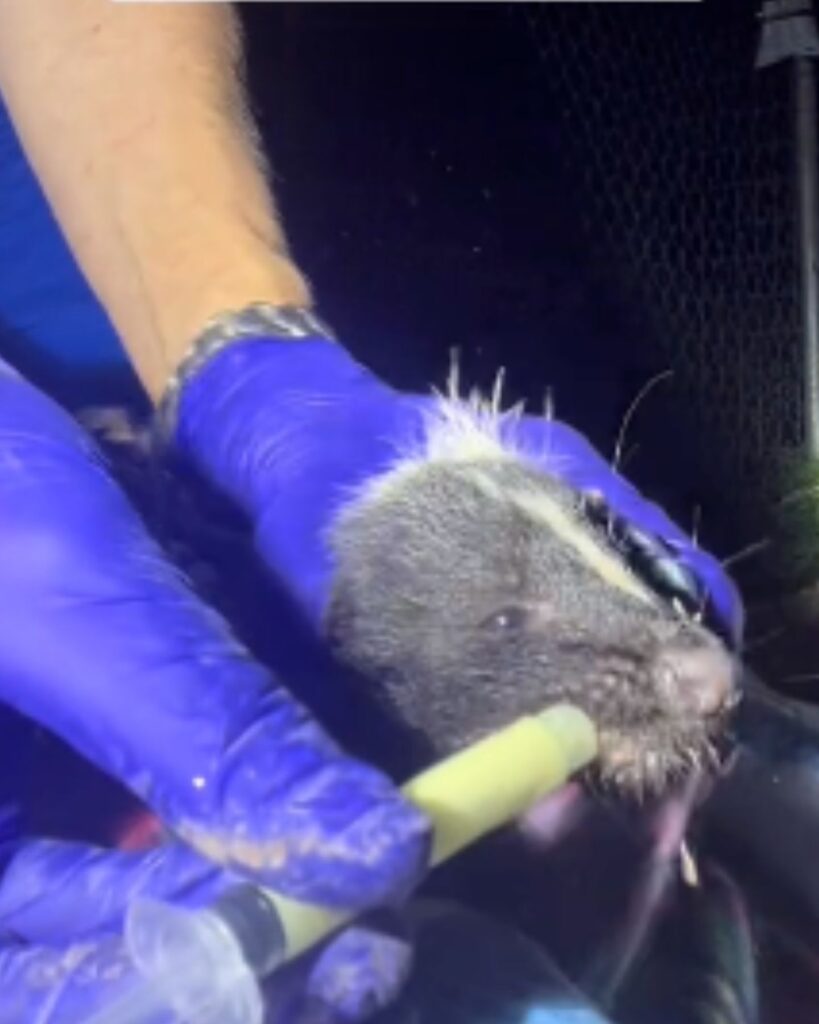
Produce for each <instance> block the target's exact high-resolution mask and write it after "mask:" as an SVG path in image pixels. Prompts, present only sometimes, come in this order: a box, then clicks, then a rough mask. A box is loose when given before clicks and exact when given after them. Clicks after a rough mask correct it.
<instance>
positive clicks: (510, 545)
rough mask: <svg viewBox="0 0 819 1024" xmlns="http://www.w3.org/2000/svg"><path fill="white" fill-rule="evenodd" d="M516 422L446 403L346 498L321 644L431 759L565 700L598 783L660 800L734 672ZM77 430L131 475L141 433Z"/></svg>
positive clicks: (95, 422)
mask: <svg viewBox="0 0 819 1024" xmlns="http://www.w3.org/2000/svg"><path fill="white" fill-rule="evenodd" d="M517 416H518V411H516V410H512V412H511V413H506V414H504V415H503V416H502V415H501V414H500V413H499V412H498V409H497V406H496V404H495V403H494V402H490V403H484V402H482V401H481V400H480V399H479V398H477V397H475V396H473V397H472V398H470V399H468V400H461V399H459V398H457V397H454V396H453V395H451V394H450V395H449V396H448V397H443V396H442V397H440V399H439V400H438V401H437V403H436V404H435V405H434V411H433V412H432V413H431V414H430V416H429V418H428V420H427V422H426V424H425V429H424V432H423V440H422V442H421V443H420V444H419V445H417V446H416V447H415V448H414V449H413V450H411V451H408V452H403V453H401V454H400V456H399V457H398V458H397V460H396V461H395V463H394V465H393V466H392V467H391V468H390V469H389V470H388V471H386V472H384V473H383V474H382V475H380V476H378V477H376V478H375V479H372V480H371V481H369V482H368V483H367V485H366V486H365V487H363V488H362V489H361V490H360V491H359V492H358V493H357V494H355V495H353V496H352V497H351V498H350V499H349V501H348V502H347V503H346V504H345V505H344V507H343V508H342V511H341V513H340V515H339V516H338V517H337V519H336V521H335V522H334V523H332V524H331V527H330V529H329V533H328V535H327V542H328V544H329V545H330V547H331V549H332V552H333V555H334V558H335V573H334V581H333V585H332V589H331V595H330V600H329V604H328V608H327V613H326V616H325V621H324V624H323V625H324V630H325V633H326V636H327V638H328V639H329V641H330V643H331V645H332V648H333V649H334V651H335V652H336V654H337V655H338V657H339V658H341V659H342V660H343V661H345V662H347V663H349V664H350V665H352V666H353V667H354V668H355V669H357V670H358V671H359V672H360V673H361V674H363V675H364V677H365V678H366V679H367V680H368V689H369V691H370V693H371V695H372V697H373V698H374V699H375V700H376V701H377V702H378V703H380V704H381V705H382V706H383V707H384V708H386V709H387V710H388V712H389V713H390V715H391V716H392V717H393V718H397V719H398V720H399V721H400V722H401V723H403V724H405V725H406V726H407V728H408V729H410V730H412V731H413V732H414V733H416V734H420V735H421V736H422V737H423V738H424V740H425V741H426V744H427V747H428V749H429V751H430V752H431V754H432V755H433V756H435V757H442V756H445V755H446V754H448V753H450V752H452V751H453V750H455V749H459V748H461V747H463V746H465V745H467V744H468V743H470V742H473V741H474V740H476V739H478V738H479V737H481V736H482V735H484V734H487V733H489V732H491V731H493V730H495V729H497V728H500V727H502V726H504V725H506V724H508V723H509V722H510V721H511V720H513V719H514V718H516V717H517V716H519V715H521V714H523V713H526V712H532V711H537V710H540V709H542V708H543V707H545V706H547V705H549V704H551V703H554V702H556V701H564V700H567V701H570V702H572V703H574V704H577V705H578V706H580V707H581V708H583V709H584V710H586V711H587V712H588V714H589V715H590V716H591V717H592V719H593V720H594V721H595V723H596V724H597V726H598V729H599V734H600V748H601V750H600V759H599V773H600V777H601V778H602V779H603V780H604V781H607V782H609V783H611V784H613V785H614V786H615V787H616V788H617V789H618V790H621V791H623V792H630V793H635V794H643V793H646V792H657V791H660V790H662V789H663V788H664V787H665V786H666V785H667V784H668V783H669V782H671V781H672V780H673V779H674V778H675V777H677V776H679V775H680V774H682V773H684V772H685V771H686V770H687V769H689V768H692V767H698V766H707V765H709V764H711V763H713V761H714V758H715V754H714V749H715V747H714V744H715V741H716V740H718V738H719V737H720V735H721V733H722V731H723V727H724V725H725V723H726V720H727V717H728V715H729V712H730V710H731V708H732V707H733V705H734V704H735V702H736V698H737V692H738V690H737V670H736V666H735V662H734V658H733V657H732V655H731V653H730V652H729V650H728V648H727V647H726V646H725V644H723V642H722V641H721V640H720V639H719V638H718V636H717V635H716V634H715V633H714V632H713V631H712V630H710V629H709V628H707V627H706V626H705V625H704V624H702V623H701V622H699V621H698V615H697V611H698V607H697V605H698V601H694V602H693V603H692V601H691V600H690V598H691V594H690V591H689V590H686V588H685V587H682V588H679V587H677V588H676V589H675V587H674V586H673V585H672V586H671V587H670V588H669V587H668V585H667V584H668V582H669V578H668V574H666V577H665V579H664V580H663V578H662V577H663V574H662V573H659V574H658V573H656V572H653V569H656V564H655V563H657V562H660V561H662V557H661V556H662V550H661V548H660V546H659V545H655V548H654V549H652V547H651V541H650V538H645V537H642V538H641V537H640V535H639V534H638V533H636V532H635V531H630V529H629V527H628V524H623V523H619V522H618V521H617V520H616V517H614V516H612V515H611V514H610V513H609V511H608V509H606V507H605V504H604V503H603V502H602V500H601V499H600V497H599V495H593V494H592V495H590V494H581V493H578V492H576V491H574V490H573V489H572V488H570V487H569V486H568V485H567V484H565V483H563V482H562V481H561V479H560V478H559V476H558V475H556V474H553V473H550V472H549V471H548V467H549V465H550V462H549V459H548V457H545V456H547V455H548V453H540V454H541V455H542V456H544V457H540V458H538V457H533V453H531V452H527V451H526V450H525V448H524V446H522V445H520V444H518V442H517V439H516V431H515V425H516V417H517ZM84 422H85V423H86V426H90V427H91V428H92V430H93V432H94V433H95V434H96V436H97V437H98V438H101V439H102V440H103V441H104V442H107V444H108V449H109V451H110V450H111V442H112V441H113V442H115V447H116V449H117V451H118V452H119V453H120V456H122V455H123V454H127V455H128V457H129V458H130V460H131V463H130V471H131V472H133V465H134V458H135V454H136V456H137V457H139V456H140V455H142V456H144V455H145V441H144V438H145V434H144V432H141V431H140V430H138V429H135V428H132V427H131V426H129V425H128V421H127V419H126V418H125V417H124V416H123V415H122V414H121V413H107V414H102V415H101V414H100V413H99V412H95V413H94V414H93V416H91V417H88V416H86V417H84ZM140 446H141V447H140ZM535 454H537V453H535ZM115 464H116V459H115ZM657 552H659V554H658V553H657ZM635 555H639V556H640V557H639V558H636V557H634V556H635ZM638 563H639V571H637V569H636V568H635V567H636V566H637V564H638ZM658 580H659V582H660V583H661V584H662V586H660V587H659V588H658V586H657V583H658ZM689 582H690V581H689ZM662 589H665V590H666V593H661V592H660V590H662Z"/></svg>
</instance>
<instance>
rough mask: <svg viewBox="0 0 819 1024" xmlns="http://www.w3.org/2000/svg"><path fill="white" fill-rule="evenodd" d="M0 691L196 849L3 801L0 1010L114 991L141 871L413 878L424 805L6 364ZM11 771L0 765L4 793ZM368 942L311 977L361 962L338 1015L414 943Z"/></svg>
mask: <svg viewBox="0 0 819 1024" xmlns="http://www.w3.org/2000/svg"><path fill="white" fill-rule="evenodd" d="M0 701H2V702H5V704H7V705H9V706H10V707H11V708H13V709H14V710H16V711H17V712H19V713H21V714H22V715H25V716H27V718H29V719H32V720H35V721H37V722H39V723H41V724H42V725H44V726H46V727H48V728H50V729H51V730H53V731H54V732H55V733H57V734H58V735H60V736H61V737H62V738H64V739H65V740H66V741H67V742H68V743H70V744H71V745H72V746H73V747H74V748H75V749H76V750H77V751H79V752H80V753H81V754H83V755H85V756H86V757H87V758H89V759H90V760H91V761H92V762H94V763H95V764H96V765H98V766H99V767H100V768H102V769H103V770H104V771H107V772H108V773H110V774H111V775H112V776H114V777H116V778H117V779H119V780H120V781H122V782H123V783H124V784H125V785H126V786H127V787H128V788H129V789H130V790H131V791H132V792H134V793H135V794H136V795H138V796H139V797H141V798H142V799H143V800H144V801H145V802H146V803H147V804H148V805H149V806H150V807H151V808H152V809H153V810H154V811H155V812H156V813H157V814H158V815H159V816H160V817H161V818H162V820H163V821H164V822H165V823H166V824H167V825H168V827H169V828H170V829H172V830H173V831H174V832H175V833H176V834H177V835H179V836H181V837H183V838H185V839H186V840H188V842H189V843H190V844H191V845H192V846H194V847H196V848H197V849H198V850H199V851H200V853H202V854H204V857H200V856H198V855H197V854H195V853H194V852H193V851H192V850H190V849H188V848H186V847H182V846H177V845H171V846H167V847H163V848H161V849H160V850H158V851H151V852H150V853H148V854H124V853H116V852H111V851H99V850H91V849H89V848H87V847H83V846H77V845H75V844H64V843H60V844H54V843H46V844H42V843H39V844H38V843H33V844H26V843H24V842H22V841H19V842H17V841H15V838H16V837H15V836H14V834H13V832H14V827H15V820H14V818H13V816H10V815H9V816H6V815H4V814H3V813H2V801H0V823H5V827H6V828H5V830H6V832H8V835H4V836H2V837H0V838H3V839H4V840H5V845H4V847H3V849H2V851H0V852H2V854H3V860H2V863H0V868H3V869H5V870H4V873H3V880H2V884H0V988H2V997H1V998H0V1021H2V1022H3V1024H5V1022H12V1021H13V1022H14V1024H19V1022H21V1021H29V1020H31V1021H33V1020H37V1021H42V1022H44V1024H45V1022H48V1024H55V1022H57V1021H60V1022H62V1021H66V1022H67V1021H73V1020H76V1019H77V1014H78V1013H79V1012H80V1010H82V1011H83V1012H86V1011H88V1010H89V1009H90V1008H91V1007H92V1006H96V1005H98V1004H99V1002H100V1001H101V1000H104V999H105V998H106V996H107V995H109V994H110V993H111V992H112V991H114V990H116V988H117V986H118V985H119V984H120V982H121V978H120V977H119V972H120V968H121V967H123V964H122V945H121V940H120V939H119V938H118V936H117V928H118V926H119V923H120V922H119V917H120V913H121V910H122V907H123V905H124V903H125V902H126V900H127V898H128V896H129V894H131V893H132V892H134V891H136V890H137V889H144V888H145V887H147V889H148V890H153V891H158V892H161V893H164V894H174V895H178V896H179V898H183V897H184V896H185V895H187V897H190V898H194V897H195V898H196V899H200V898H202V897H203V896H204V895H208V894H209V893H211V892H212V891H215V889H216V888H218V887H219V886H220V885H222V884H224V883H225V880H226V877H227V875H226V873H225V872H224V871H219V870H217V869H216V868H215V867H214V862H218V863H221V864H223V865H225V866H226V867H227V868H230V869H231V870H232V871H233V872H234V874H233V875H232V877H234V878H235V877H237V876H238V875H239V874H241V876H242V877H244V878H250V879H252V880H256V881H260V882H263V883H266V884H268V885H270V886H271V887H273V888H275V889H277V890H278V891H280V892H282V893H284V894H286V895H289V896H292V897H296V898H299V899H302V900H307V901H309V902H317V903H322V904H326V905H330V906H333V907H340V908H349V909H351V910H352V909H359V908H362V907H366V906H369V905H373V904H378V903H380V902H382V901H385V902H391V901H392V900H393V898H396V897H400V896H402V895H403V894H404V893H405V892H406V891H407V889H408V888H409V887H410V886H411V885H412V884H413V883H414V882H415V881H416V880H417V879H418V876H419V874H420V872H421V871H422V869H423V866H424V862H425V859H426V854H427V850H428V827H427V824H426V822H425V820H424V819H423V818H422V816H421V815H420V814H419V813H418V812H417V811H416V810H414V809H413V808H411V807H409V806H408V805H407V804H406V803H405V802H404V801H403V799H402V798H401V797H400V795H399V794H398V793H397V791H396V790H395V789H394V788H393V786H392V785H391V783H390V782H389V780H388V779H387V778H386V777H385V776H384V775H382V774H381V773H380V772H378V771H376V770H374V769H372V768H369V767H367V766H365V765H363V764H361V763H359V762H357V761H354V760H352V759H350V758H348V757H346V756H345V755H344V754H343V753H342V752H341V751H340V750H339V749H338V747H337V746H336V744H335V743H334V742H333V741H332V740H331V739H330V738H329V737H328V736H326V735H325V734H324V732H323V731H322V730H321V729H320V728H319V727H318V726H317V725H316V724H315V723H314V722H313V721H312V720H311V718H310V717H309V716H308V714H307V713H306V712H305V711H304V710H303V708H302V707H301V706H300V705H299V704H298V703H297V702H296V701H294V700H293V699H292V698H291V697H290V696H289V695H288V694H287V693H286V692H285V691H284V690H283V689H282V688H281V687H280V686H279V685H278V684H277V682H276V681H275V680H274V679H272V678H271V677H270V675H269V673H267V672H266V671H265V670H264V669H263V668H262V667H261V666H259V665H258V664H256V663H254V662H253V661H252V660H251V659H250V657H249V656H248V654H247V653H246V651H245V650H244V649H243V648H241V647H240V645H239V644H238V643H237V642H236V641H235V639H234V638H233V637H232V635H231V634H230V632H229V630H228V628H227V626H226V625H225V624H224V622H223V621H222V620H221V619H220V618H219V617H218V616H217V615H216V614H215V613H214V612H212V611H211V610H209V609H208V608H207V607H205V606H204V605H203V604H202V603H201V602H200V601H199V600H198V599H197V598H196V597H195V596H194V595H193V594H192V593H191V592H190V590H189V589H188V588H187V586H186V585H185V583H184V581H183V580H182V579H180V577H179V574H178V573H177V572H176V571H175V570H174V569H172V568H171V567H170V565H169V564H168V563H166V562H165V561H164V559H163V558H162V555H161V552H160V550H159V548H158V547H157V546H156V545H155V544H154V542H153V541H152V540H151V539H150V538H149V537H148V535H147V534H146V533H145V532H144V530H143V528H142V524H141V523H140V521H139V519H138V517H137V516H136V514H135V513H134V512H133V511H132V510H131V508H130V507H129V505H128V503H127V501H126V500H125V498H124V496H123V494H122V493H121V491H120V490H119V489H118V488H117V487H116V486H115V484H114V483H113V482H112V480H111V479H110V478H109V477H108V475H107V473H106V471H105V468H104V466H103V465H102V464H101V463H100V461H99V459H98V458H97V455H96V449H95V448H94V447H93V445H92V444H91V442H90V440H89V439H88V437H87V436H86V435H85V434H84V433H83V431H82V430H81V428H80V427H79V426H78V425H77V424H76V423H75V422H74V420H72V419H71V418H70V417H69V416H68V415H67V414H65V413H64V412H63V411H62V410H61V409H59V408H58V407H57V406H56V405H55V404H54V403H52V402H51V401H50V400H49V399H47V398H46V397H45V396H44V395H42V394H41V393H39V392H38V391H37V390H36V389H35V388H33V387H32V386H31V385H29V384H28V383H26V382H25V381H24V380H23V379H21V378H20V377H19V376H17V375H16V374H14V373H12V372H11V371H9V370H8V369H7V368H3V369H2V371H0ZM14 781H15V779H14V778H10V777H9V775H8V774H7V775H6V776H5V777H4V778H3V779H2V780H0V782H2V784H3V785H4V786H5V787H7V788H6V791H5V792H6V794H8V795H9V796H11V794H10V793H8V787H9V786H10V785H11V784H12V783H14ZM2 795H3V794H0V796H2ZM78 943H79V945H78ZM366 947H367V942H366V939H365V941H364V942H363V945H362V940H361V936H360V934H359V935H358V936H356V935H355V934H353V936H352V938H351V937H349V936H344V935H342V936H340V937H339V938H338V939H337V940H335V942H334V943H331V944H330V946H329V947H328V948H327V949H326V950H325V951H324V952H323V954H322V957H321V958H320V960H319V962H318V964H317V967H316V971H315V972H314V974H313V976H312V977H311V978H310V980H309V983H308V990H309V991H310V992H313V993H317V994H319V995H320V994H322V993H325V994H326V993H330V994H332V993H334V992H335V991H336V990H337V989H339V987H340V983H339V980H338V978H339V977H340V976H341V975H343V976H344V977H345V978H351V977H352V978H353V979H354V980H353V982H352V984H351V985H349V986H348V987H347V990H346V991H344V993H343V999H341V1002H340V1007H339V1009H340V1011H341V1012H343V1013H344V1014H347V1017H350V1016H354V1014H350V1013H348V1011H349V1010H351V1009H352V1011H357V1009H358V1008H359V1007H360V1005H361V1003H363V1002H366V1001H367V1000H368V999H370V998H371V997H372V994H373V993H374V992H375V993H378V992H379V991H381V989H382V988H383V987H384V986H385V985H386V986H387V988H390V987H391V986H394V982H392V981H391V980H390V979H391V978H392V975H393V974H397V973H400V971H401V970H403V969H404V967H405V964H406V955H405V952H404V951H403V949H402V950H399V952H398V953H395V955H394V956H393V959H392V960H390V961H389V962H388V963H386V962H384V963H382V962H381V961H378V962H376V961H377V959H378V958H377V957H375V956H368V955H367V954H365V953H363V952H362V949H364V948H366ZM123 969H124V968H123ZM368 972H369V974H368ZM379 972H381V973H379ZM385 978H386V979H387V981H384V979H385ZM357 998H358V1004H357V1003H356V999H357ZM79 1019H82V1017H81V1016H80V1018H79ZM345 1019H347V1018H345Z"/></svg>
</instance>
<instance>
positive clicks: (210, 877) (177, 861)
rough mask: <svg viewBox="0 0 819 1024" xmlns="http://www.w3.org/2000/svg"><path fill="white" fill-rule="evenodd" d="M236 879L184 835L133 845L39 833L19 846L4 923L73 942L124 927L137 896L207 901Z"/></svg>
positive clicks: (26, 933) (23, 936)
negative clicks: (140, 847) (146, 846)
mask: <svg viewBox="0 0 819 1024" xmlns="http://www.w3.org/2000/svg"><path fill="white" fill-rule="evenodd" d="M231 881H233V882H235V879H231V878H230V876H229V875H228V874H227V872H224V871H221V870H220V869H218V868H216V867H214V866H213V865H212V864H209V863H208V862H207V861H205V860H204V859H203V858H201V857H199V856H198V855H197V854H196V853H194V852H193V851H192V850H190V849H188V848H186V847H185V846H183V845H181V844H179V843H168V844H165V845H163V846H159V847H156V848H154V849H151V850H147V851H140V852H126V851H120V850H105V849H100V848H97V847H92V846H86V845H84V844H82V843H71V842H63V841H56V840H47V839H43V840H35V841H32V842H29V843H26V844H25V845H23V846H22V847H21V848H20V850H19V851H18V852H17V853H16V854H15V856H14V857H13V858H12V859H11V861H10V862H9V865H8V867H7V869H6V871H5V874H4V875H3V879H2V882H0V931H2V932H3V933H5V934H12V935H15V936H16V937H17V938H18V939H20V940H21V941H24V942H27V943H43V944H44V945H48V946H56V945H61V944H65V945H67V944H69V943H71V942H77V941H79V940H86V939H89V940H90V939H91V938H92V937H94V936H96V935H98V934H99V933H101V932H116V931H119V930H120V928H121V927H122V921H123V917H124V913H125V910H126V907H127V906H128V904H129V902H130V901H131V900H132V899H133V898H134V897H135V896H152V897H155V898H157V899H173V901H174V902H175V903H178V904H183V905H188V906H201V905H202V904H204V903H207V902H208V901H210V900H211V899H214V898H215V897H216V896H218V894H219V893H220V892H221V891H222V890H223V889H224V888H225V887H226V886H227V885H228V884H230V882H231Z"/></svg>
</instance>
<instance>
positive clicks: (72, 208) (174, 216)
mask: <svg viewBox="0 0 819 1024" xmlns="http://www.w3.org/2000/svg"><path fill="white" fill-rule="evenodd" d="M239 57H240V44H239V40H238V36H237V32H236V26H235V23H234V18H233V15H232V11H231V9H230V8H229V7H228V6H227V5H223V4H150V5H129V4H117V3H113V2H110V0H27V2H25V0H23V2H21V0H15V2H10V3H7V4H2V5H0V88H2V90H3V93H4V97H5V100H6V102H7V105H8V107H9V111H10V113H11V115H12V117H13V118H14V121H15V124H16V126H17V130H18V132H19V134H20V137H21V141H22V142H23V145H24V147H25V148H26V151H27V154H28V156H29V159H30V160H31V162H32V164H33V166H34V168H35V171H36V172H37V174H38V176H39V179H40V181H41V183H42V185H43V188H44V190H45V192H46V194H47V196H48V199H49V201H50V203H51V204H52V207H53V209H54V210H55V213H56V215H57V218H58V220H59V222H60V224H61V227H62V229H63V231H64V233H65V235H66V237H67V239H68V241H69V243H70V245H71V247H72V249H73V251H74V253H75V255H76V258H77V260H78V262H79V263H80V265H81V267H82V269H83V271H84V272H85V274H86V276H87V278H88V280H89V282H90V284H91V286H92V288H93V289H94V290H95V292H96V293H97V295H98V297H99V298H100V300H101V302H102V304H103V305H104V306H105V308H106V310H107V312H108V314H109V316H110V317H111V319H112V321H113V323H114V325H115V327H116V328H117V330H118V331H119V333H120V335H121V337H122V340H123V343H124V344H125V346H126V348H127V349H128V351H129V353H130V355H131V357H132V359H133V361H134V363H135V366H136V368H137V371H138V372H139V374H140V376H141V378H142V380H143V382H144V384H145V385H146V387H147V388H148V390H149V391H150V392H151V394H152V395H153V396H155V397H157V396H158V395H159V394H160V392H161V391H162V389H163V387H164V384H165V383H166V381H167V378H168V375H169V374H170V372H171V371H172V370H173V368H174V367H175V365H176V364H177V363H178V361H179V358H180V357H181V355H182V354H183V351H184V349H185V348H186V347H187V345H188V344H189V342H190V340H191V337H192V335H193V334H195V333H196V332H197V331H198V330H199V329H200V328H201V326H202V325H203V322H204V321H205V320H206V319H207V318H208V317H209V316H211V315H212V314H214V313H217V312H219V311H221V310H223V309H225V308H229V307H237V306H242V305H244V304H246V303H248V302H252V301H256V300H266V301H270V302H295V303H303V302H306V301H307V300H308V289H307V285H306V283H305V281H304V279H303V278H302V277H301V275H300V274H299V272H298V270H297V269H296V268H295V266H294V265H293V264H292V262H291V261H290V260H289V258H288V256H287V252H286V245H285V241H284V236H283V232H282V229H281V227H280V225H279V222H278V218H277V215H276V211H275V207H274V204H273V200H272V197H271V194H270V191H269V189H268V186H267V182H266V178H265V174H264V171H263V169H262V166H261V162H260V160H259V158H258V154H257V151H256V148H255V144H254V137H253V132H252V130H251V128H250V127H249V125H248V119H247V117H246V113H245V109H244V103H243V97H242V91H241V85H240V78H239V74H238V70H237V66H238V63H239Z"/></svg>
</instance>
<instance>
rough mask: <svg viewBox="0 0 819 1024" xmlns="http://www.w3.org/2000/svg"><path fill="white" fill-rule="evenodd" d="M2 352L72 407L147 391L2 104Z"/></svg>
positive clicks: (133, 397) (135, 396) (132, 397)
mask: <svg viewBox="0 0 819 1024" xmlns="http://www.w3.org/2000/svg"><path fill="white" fill-rule="evenodd" d="M0 267H2V274H0V357H3V358H5V359H6V360H8V361H9V362H11V363H13V364H14V365H15V366H16V367H17V368H18V369H19V370H21V371H22V372H23V373H24V374H25V375H26V376H27V377H28V378H29V379H30V380H31V381H33V382H34V383H36V384H37V385H38V386H39V387H41V388H43V389H44V390H46V391H47V392H48V393H49V394H50V395H52V396H53V397H55V398H56V399H58V400H59V401H60V402H61V403H62V404H64V405H67V406H69V407H76V406H78V405H82V404H86V403H88V402H94V403H96V404H99V403H101V402H108V401H110V402H119V401H127V400H138V399H139V398H140V397H141V389H140V387H139V385H138V383H137V379H136V376H135V375H134V372H133V370H132V369H131V367H130V364H129V362H128V360H127V358H126V355H125V352H124V350H123V348H122V346H121V345H120V343H119V340H118V338H117V336H116V334H115V333H114V330H113V328H112V326H111V323H110V321H109V320H108V317H107V315H106V314H105V312H104V311H103V309H102V307H101V306H100V304H99V303H98V302H97V300H96V298H95V296H94V295H93V293H92V292H91V290H90V288H89V287H88V285H87V283H86V281H85V279H84V277H83V276H82V274H81V273H80V271H79V269H78V267H77V264H76V262H75V260H74V257H73V256H72V255H71V252H70V250H69V249H68V246H67V245H66V243H65V240H64V239H63V236H62V234H61V232H60V229H59V228H58V226H57V224H56V221H55V220H54V217H53V215H52V213H51V210H50V208H49V205H48V203H47V202H46V199H45V197H44V195H43V192H42V190H41V188H40V186H39V183H38V181H37V179H36V177H35V176H34V175H33V173H32V171H31V168H30V166H29V164H28V161H27V159H26V157H25V154H24V153H23V151H22V149H21V147H20V143H19V141H18V139H17V136H16V134H15V132H14V129H13V126H12V124H11V122H10V120H9V117H8V112H7V111H6V109H5V107H3V106H2V104H0Z"/></svg>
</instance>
